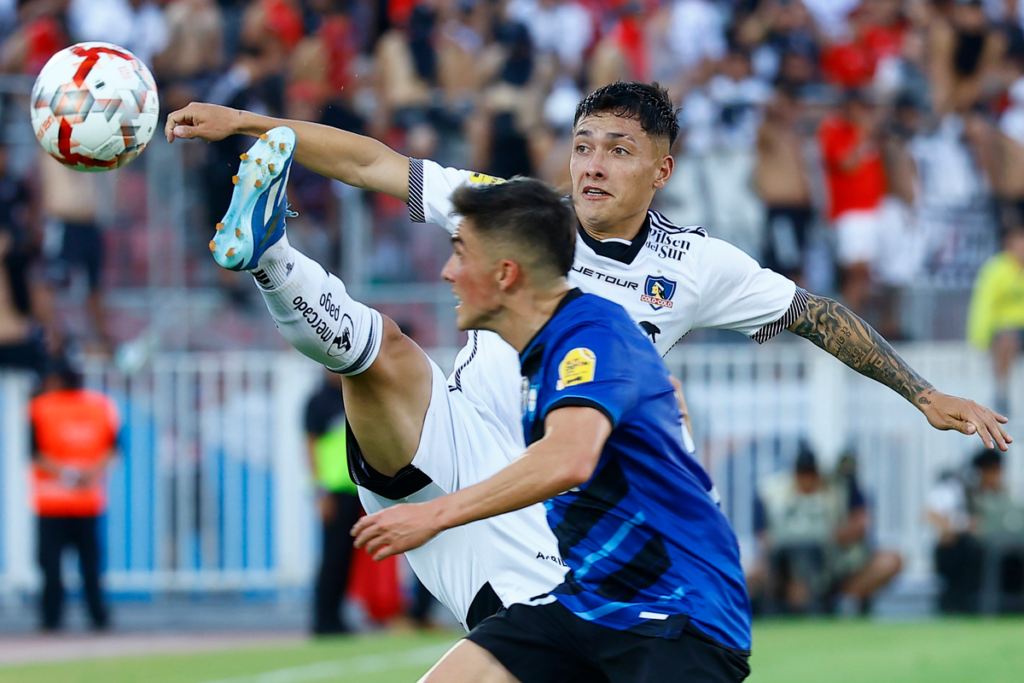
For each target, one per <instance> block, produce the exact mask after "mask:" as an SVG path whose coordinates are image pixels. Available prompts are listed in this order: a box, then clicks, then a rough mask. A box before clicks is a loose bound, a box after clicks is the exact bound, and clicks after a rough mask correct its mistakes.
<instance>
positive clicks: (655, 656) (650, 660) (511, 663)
mask: <svg viewBox="0 0 1024 683" xmlns="http://www.w3.org/2000/svg"><path fill="white" fill-rule="evenodd" d="M466 637H467V638H468V639H469V640H471V641H472V642H474V643H476V644H477V645H479V646H480V647H482V648H484V649H485V650H487V651H488V652H490V653H491V654H492V655H494V657H495V658H496V659H497V660H498V661H499V662H501V664H502V666H504V667H505V668H506V669H508V671H509V673H511V674H512V675H513V676H515V677H516V678H518V679H519V681H520V683H667V682H669V681H685V682H686V683H739V681H742V680H743V679H744V678H746V677H747V676H748V675H749V674H750V665H749V664H748V659H749V657H750V653H749V652H747V651H746V650H737V649H734V648H730V647H725V646H724V645H720V644H719V643H717V642H716V641H715V640H713V639H712V638H710V637H708V636H707V635H705V634H704V633H702V632H701V631H699V630H698V629H697V628H696V627H695V626H693V625H692V624H687V626H686V628H685V629H684V631H683V634H682V635H681V636H680V637H679V638H677V639H674V640H668V639H666V638H655V637H651V636H639V635H636V634H635V633H629V632H628V631H616V630H614V629H610V628H607V627H604V626H598V625H597V624H594V623H591V622H589V621H585V620H583V619H581V618H579V617H577V616H576V615H575V614H573V613H572V612H570V611H569V610H568V609H566V608H565V607H563V606H562V604H561V603H559V602H552V603H549V604H546V605H512V606H511V607H509V608H508V609H507V610H506V611H504V612H502V613H500V614H496V615H494V616H493V617H490V618H489V619H485V620H484V621H483V622H481V623H480V625H479V626H477V627H476V628H475V629H473V630H472V631H470V633H469V635H468V636H466Z"/></svg>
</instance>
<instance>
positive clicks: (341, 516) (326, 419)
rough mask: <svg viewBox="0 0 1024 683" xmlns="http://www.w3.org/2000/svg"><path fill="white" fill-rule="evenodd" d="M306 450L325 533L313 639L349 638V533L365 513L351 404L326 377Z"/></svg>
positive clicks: (309, 412)
mask: <svg viewBox="0 0 1024 683" xmlns="http://www.w3.org/2000/svg"><path fill="white" fill-rule="evenodd" d="M305 422H306V444H307V449H308V452H309V459H310V469H311V471H312V472H313V476H314V478H315V480H316V484H317V508H318V510H319V512H320V521H321V523H322V528H323V536H322V538H323V541H322V543H323V546H322V551H321V555H320V571H319V573H318V574H317V581H316V595H315V604H314V606H313V610H314V611H313V615H314V616H313V633H315V634H317V635H331V634H337V633H345V632H347V631H348V628H347V627H346V625H345V624H344V623H343V622H342V620H341V605H342V601H343V600H344V598H345V589H346V587H347V586H348V576H349V566H350V563H351V560H352V537H351V536H349V534H348V531H349V529H351V528H352V525H353V524H355V523H356V521H357V520H358V519H359V515H360V514H361V513H362V508H361V507H360V505H359V497H358V496H357V495H356V485H355V484H353V483H352V479H351V477H349V474H348V454H347V451H346V448H345V401H344V399H343V398H342V394H341V381H340V380H339V379H338V376H337V375H335V374H334V373H331V372H325V378H324V382H323V384H322V385H321V387H320V389H319V390H318V391H317V392H316V393H315V394H313V396H312V397H310V399H309V403H308V404H307V405H306V420H305Z"/></svg>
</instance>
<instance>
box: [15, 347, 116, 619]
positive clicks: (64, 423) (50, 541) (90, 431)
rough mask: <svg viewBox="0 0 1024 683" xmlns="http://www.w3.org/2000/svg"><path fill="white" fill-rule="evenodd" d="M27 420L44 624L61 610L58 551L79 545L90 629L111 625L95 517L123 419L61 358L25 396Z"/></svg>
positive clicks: (103, 498)
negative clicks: (29, 396) (34, 392)
mask: <svg viewBox="0 0 1024 683" xmlns="http://www.w3.org/2000/svg"><path fill="white" fill-rule="evenodd" d="M29 418H30V420H31V427H32V443H33V449H32V461H33V467H32V500H33V507H34V509H35V512H36V514H37V515H38V516H39V564H40V567H41V568H42V571H43V596H42V604H41V616H42V628H43V629H44V630H46V631H56V630H58V629H60V627H61V621H62V617H63V611H64V585H63V582H62V580H61V564H62V562H61V558H62V556H63V554H64V549H65V548H66V547H68V546H72V547H74V548H75V550H76V551H77V552H78V562H79V567H80V568H81V572H82V588H83V591H84V593H85V600H86V604H87V606H88V608H89V618H90V621H91V624H92V627H93V629H94V630H97V631H100V630H105V629H107V628H108V627H109V625H110V623H109V614H108V612H107V606H106V604H105V602H104V598H103V592H102V588H101V586H100V566H101V560H100V547H99V529H98V525H99V518H100V516H102V515H103V513H104V510H105V508H106V504H107V501H106V486H105V474H106V470H107V467H108V466H109V464H110V461H111V458H113V456H114V449H115V446H116V443H117V435H118V431H119V429H120V421H119V418H118V414H117V407H116V406H115V405H114V402H113V401H111V400H110V399H109V398H108V397H107V396H105V395H103V394H100V393H97V392H95V391H89V390H86V389H83V388H82V377H81V375H80V374H79V373H78V372H77V371H75V370H74V369H73V368H71V367H70V366H69V365H68V364H67V362H66V361H64V362H61V363H57V364H55V365H54V366H53V367H52V368H51V370H50V372H49V373H48V374H47V377H46V380H45V382H44V384H43V391H42V393H41V394H40V395H39V396H37V397H36V398H35V399H33V400H32V402H31V403H30V404H29Z"/></svg>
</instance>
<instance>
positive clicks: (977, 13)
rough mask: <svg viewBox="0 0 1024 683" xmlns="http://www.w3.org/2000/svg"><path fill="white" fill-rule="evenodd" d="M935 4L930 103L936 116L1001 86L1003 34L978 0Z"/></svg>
mask: <svg viewBox="0 0 1024 683" xmlns="http://www.w3.org/2000/svg"><path fill="white" fill-rule="evenodd" d="M933 9H934V12H933V18H932V20H931V22H930V25H929V36H928V38H929V45H930V47H931V65H930V69H929V71H930V76H931V78H930V80H931V84H932V105H933V107H934V109H935V111H936V112H937V113H938V114H939V115H940V116H941V115H944V114H948V113H951V112H955V113H964V112H966V111H968V110H969V109H970V108H971V107H972V106H974V105H975V104H976V103H978V102H979V101H980V100H981V98H982V97H983V96H984V95H986V94H988V95H994V94H995V92H996V90H998V89H999V87H1000V81H1001V77H1002V76H1003V74H1002V73H1001V68H1000V67H1001V62H1002V58H1003V55H1004V54H1005V52H1006V38H1005V36H1004V35H1003V33H1002V32H1000V31H998V30H996V29H995V28H994V27H992V26H990V25H989V22H988V18H987V17H986V16H985V7H984V5H983V4H982V2H981V0H966V1H965V0H952V1H950V0H940V1H937V2H935V3H934V4H933ZM1003 85H1006V84H1005V83H1004V84H1003Z"/></svg>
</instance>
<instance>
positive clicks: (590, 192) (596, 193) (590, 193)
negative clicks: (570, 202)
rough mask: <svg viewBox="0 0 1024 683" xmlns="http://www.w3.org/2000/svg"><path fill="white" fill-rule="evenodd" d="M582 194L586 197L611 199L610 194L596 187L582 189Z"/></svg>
mask: <svg viewBox="0 0 1024 683" xmlns="http://www.w3.org/2000/svg"><path fill="white" fill-rule="evenodd" d="M583 194H584V195H586V196H587V197H611V195H610V194H608V193H607V192H605V191H604V190H601V189H599V188H596V187H586V188H583Z"/></svg>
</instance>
